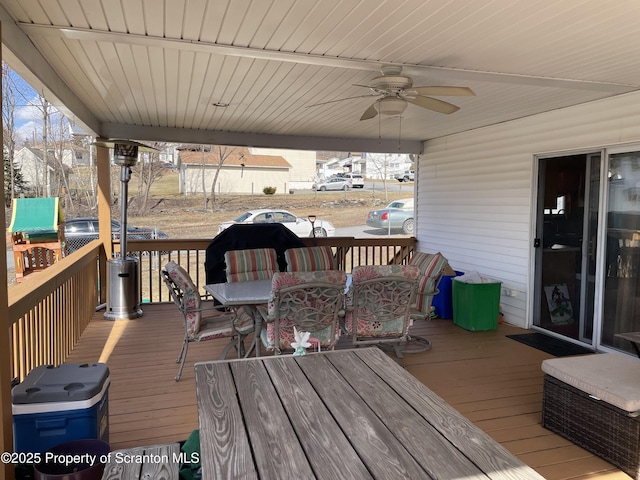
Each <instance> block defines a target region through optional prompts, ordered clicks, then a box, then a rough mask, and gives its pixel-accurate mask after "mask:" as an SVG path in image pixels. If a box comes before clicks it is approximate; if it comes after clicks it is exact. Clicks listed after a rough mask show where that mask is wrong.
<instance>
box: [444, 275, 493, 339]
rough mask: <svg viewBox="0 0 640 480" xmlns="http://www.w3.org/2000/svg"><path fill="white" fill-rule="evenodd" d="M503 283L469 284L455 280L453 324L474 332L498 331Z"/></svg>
mask: <svg viewBox="0 0 640 480" xmlns="http://www.w3.org/2000/svg"><path fill="white" fill-rule="evenodd" d="M501 285H502V283H501V282H486V283H467V282H461V281H460V280H457V279H456V278H453V323H454V324H456V325H458V326H459V327H462V328H464V329H465V330H471V331H472V332H475V331H479V330H496V329H497V328H498V315H499V313H500V288H501Z"/></svg>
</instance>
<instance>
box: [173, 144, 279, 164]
mask: <svg viewBox="0 0 640 480" xmlns="http://www.w3.org/2000/svg"><path fill="white" fill-rule="evenodd" d="M227 148H228V147H227ZM202 155H203V152H199V151H191V150H180V152H179V156H180V162H181V163H182V164H186V165H196V164H197V165H202ZM218 158H219V157H218V153H217V151H216V150H215V147H214V150H213V151H212V152H204V163H205V164H207V165H217V164H218ZM243 163H244V166H245V167H265V168H266V167H279V168H291V164H290V163H289V162H287V161H286V160H285V159H284V158H283V157H281V156H279V155H252V154H251V153H249V149H248V148H240V147H239V148H236V149H234V150H233V152H231V154H230V155H229V156H228V157H227V158H226V159H225V161H224V166H238V167H239V166H241V165H242V164H243Z"/></svg>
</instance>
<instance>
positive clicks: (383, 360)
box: [195, 347, 543, 480]
mask: <svg viewBox="0 0 640 480" xmlns="http://www.w3.org/2000/svg"><path fill="white" fill-rule="evenodd" d="M195 371H196V392H197V402H198V418H199V426H200V442H201V463H202V478H203V479H204V480H213V479H219V478H224V479H242V480H245V479H257V478H277V479H283V480H286V479H292V480H293V479H295V480H299V479H314V478H322V479H325V478H326V479H329V478H332V479H338V478H339V479H366V478H369V479H400V478H413V479H422V478H424V479H429V478H468V479H487V478H491V479H496V480H497V479H500V480H508V479H532V480H542V479H543V477H542V476H541V475H539V474H538V473H537V472H536V471H535V470H533V469H532V468H530V467H529V466H527V465H526V464H524V463H523V462H522V461H520V460H519V459H518V458H516V457H515V456H514V455H513V454H511V453H510V452H509V451H507V450H506V449H505V448H504V447H502V446H501V445H500V444H498V443H497V442H496V441H495V440H493V439H492V438H491V437H489V436H488V435H487V434H486V433H484V432H483V431H482V430H480V429H479V428H478V427H476V426H475V425H474V424H473V423H472V422H471V421H469V420H468V419H467V418H465V417H464V416H462V415H461V414H460V413H459V412H457V411H456V410H455V409H454V408H453V407H451V406H450V405H448V404H447V403H446V402H445V401H444V400H443V399H442V398H440V397H439V396H438V395H436V394H435V393H434V392H432V391H431V390H429V389H428V388H427V387H426V386H424V385H423V384H422V383H420V382H419V381H418V380H417V379H416V378H415V377H413V376H412V375H411V374H409V373H408V372H407V371H406V370H404V369H403V368H402V367H401V366H400V365H398V364H397V363H396V362H395V361H393V359H392V358H390V357H389V356H387V355H386V354H385V353H384V352H382V351H381V350H379V349H378V348H375V347H368V348H360V349H353V350H337V351H326V352H319V353H310V354H307V355H305V356H292V355H281V356H275V357H261V358H249V359H239V360H226V361H213V362H202V363H197V364H196V366H195Z"/></svg>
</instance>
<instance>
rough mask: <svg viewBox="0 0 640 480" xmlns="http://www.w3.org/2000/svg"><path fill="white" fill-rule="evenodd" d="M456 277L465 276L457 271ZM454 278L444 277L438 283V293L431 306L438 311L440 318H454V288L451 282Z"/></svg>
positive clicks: (450, 276)
mask: <svg viewBox="0 0 640 480" xmlns="http://www.w3.org/2000/svg"><path fill="white" fill-rule="evenodd" d="M455 272H456V274H455V276H456V277H459V276H460V275H462V274H464V272H459V271H458V270H455ZM453 278H454V276H452V275H443V276H442V278H441V279H440V283H438V293H437V294H436V295H434V296H433V299H432V300H431V305H432V306H433V307H435V309H436V315H438V317H440V318H445V319H452V318H453V286H452V283H451V281H452V280H453Z"/></svg>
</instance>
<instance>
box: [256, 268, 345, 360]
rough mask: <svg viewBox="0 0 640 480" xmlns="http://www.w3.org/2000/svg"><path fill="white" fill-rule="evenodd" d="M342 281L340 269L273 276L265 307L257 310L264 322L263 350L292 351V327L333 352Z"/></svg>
mask: <svg viewBox="0 0 640 480" xmlns="http://www.w3.org/2000/svg"><path fill="white" fill-rule="evenodd" d="M346 282H347V275H346V274H345V272H343V271H342V270H318V271H314V272H278V273H276V274H275V275H274V276H273V280H272V288H271V299H270V300H269V304H268V306H267V307H266V308H265V307H264V306H261V307H258V310H259V311H260V313H261V315H262V317H263V318H264V320H265V321H266V325H263V328H262V330H261V331H260V338H261V340H262V343H263V345H264V346H265V347H266V348H267V350H273V351H274V352H275V354H276V355H279V354H280V353H281V351H282V350H287V349H293V347H292V346H291V343H292V342H293V341H294V331H293V328H294V327H295V328H296V329H297V330H298V331H304V332H309V333H310V334H311V337H313V338H314V340H315V339H317V342H316V346H317V348H323V349H333V348H334V347H335V344H336V343H337V341H338V338H339V337H340V326H339V324H338V318H339V317H340V316H341V315H343V314H344V291H345V287H346Z"/></svg>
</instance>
